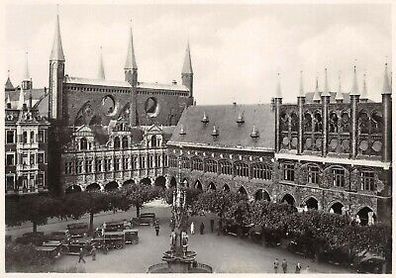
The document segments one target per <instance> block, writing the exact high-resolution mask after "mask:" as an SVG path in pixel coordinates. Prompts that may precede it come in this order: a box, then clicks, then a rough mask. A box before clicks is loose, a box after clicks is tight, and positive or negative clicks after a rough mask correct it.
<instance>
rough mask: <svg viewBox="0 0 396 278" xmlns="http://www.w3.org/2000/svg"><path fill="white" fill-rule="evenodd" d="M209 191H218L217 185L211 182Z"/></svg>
mask: <svg viewBox="0 0 396 278" xmlns="http://www.w3.org/2000/svg"><path fill="white" fill-rule="evenodd" d="M208 189H209V190H213V191H214V190H216V185H215V184H214V183H213V182H211V183H209V185H208Z"/></svg>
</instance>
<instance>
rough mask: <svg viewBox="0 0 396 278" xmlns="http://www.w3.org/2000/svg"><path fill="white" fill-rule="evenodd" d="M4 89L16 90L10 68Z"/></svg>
mask: <svg viewBox="0 0 396 278" xmlns="http://www.w3.org/2000/svg"><path fill="white" fill-rule="evenodd" d="M4 89H5V91H6V92H7V91H13V90H15V88H14V85H12V82H11V79H10V70H8V77H7V81H6V83H5V84H4Z"/></svg>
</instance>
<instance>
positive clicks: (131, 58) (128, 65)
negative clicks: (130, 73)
mask: <svg viewBox="0 0 396 278" xmlns="http://www.w3.org/2000/svg"><path fill="white" fill-rule="evenodd" d="M137 68H138V67H137V64H136V57H135V49H134V47H133V33H132V20H131V26H130V28H129V45H128V52H127V58H126V61H125V67H124V69H137Z"/></svg>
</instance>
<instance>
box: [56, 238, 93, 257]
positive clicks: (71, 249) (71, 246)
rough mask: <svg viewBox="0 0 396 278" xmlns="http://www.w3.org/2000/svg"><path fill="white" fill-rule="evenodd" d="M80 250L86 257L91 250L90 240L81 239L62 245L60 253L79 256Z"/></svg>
mask: <svg viewBox="0 0 396 278" xmlns="http://www.w3.org/2000/svg"><path fill="white" fill-rule="evenodd" d="M81 248H82V249H83V250H84V251H85V253H86V254H87V255H88V254H89V253H90V252H91V250H92V245H91V239H88V238H85V239H84V238H83V239H78V240H71V241H70V242H68V243H64V244H62V247H61V252H62V253H63V254H66V255H79V254H80V250H81Z"/></svg>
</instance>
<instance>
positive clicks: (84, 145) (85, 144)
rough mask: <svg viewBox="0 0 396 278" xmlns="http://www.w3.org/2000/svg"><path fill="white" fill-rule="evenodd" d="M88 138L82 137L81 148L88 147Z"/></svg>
mask: <svg viewBox="0 0 396 278" xmlns="http://www.w3.org/2000/svg"><path fill="white" fill-rule="evenodd" d="M87 144H88V142H87V139H85V138H84V137H83V138H81V139H80V150H86V149H87Z"/></svg>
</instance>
